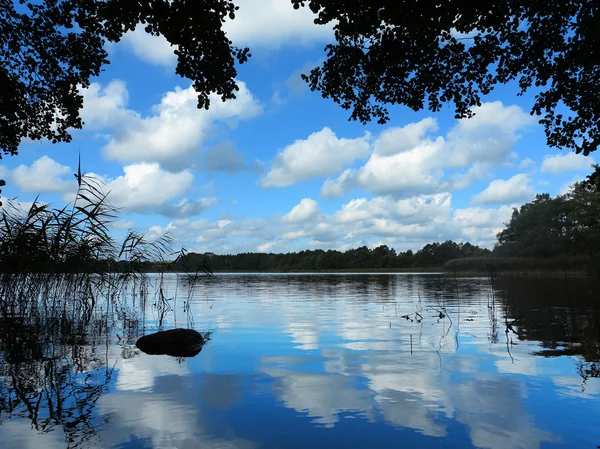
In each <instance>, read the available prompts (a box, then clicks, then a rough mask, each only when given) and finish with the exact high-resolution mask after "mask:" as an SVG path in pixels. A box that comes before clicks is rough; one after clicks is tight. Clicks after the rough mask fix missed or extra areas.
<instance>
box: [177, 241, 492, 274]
mask: <svg viewBox="0 0 600 449" xmlns="http://www.w3.org/2000/svg"><path fill="white" fill-rule="evenodd" d="M489 253H490V251H489V250H486V249H483V248H480V247H478V246H475V245H472V244H470V243H456V242H452V241H446V242H443V243H437V242H436V243H430V244H427V245H425V246H424V247H423V248H422V249H420V250H419V251H417V252H416V253H413V252H412V251H411V250H408V251H406V252H400V253H397V252H396V250H395V249H393V248H389V247H388V246H387V245H381V246H378V247H377V248H374V249H370V248H368V247H366V246H361V247H360V248H355V249H350V250H348V251H344V252H342V251H336V250H328V251H324V250H321V249H317V250H308V251H300V252H297V253H287V254H267V253H243V254H235V255H216V254H212V253H206V254H198V253H188V254H186V255H184V256H182V257H181V258H179V259H178V261H177V262H176V263H174V264H173V265H172V269H173V270H175V271H188V270H191V271H196V270H199V269H201V267H203V266H204V265H205V263H206V260H208V261H209V264H210V267H211V268H212V269H213V270H214V271H304V270H306V271H326V270H372V269H402V268H405V269H406V268H427V267H441V266H443V265H444V263H445V262H447V261H448V260H450V259H455V258H462V257H477V256H484V255H487V254H489Z"/></svg>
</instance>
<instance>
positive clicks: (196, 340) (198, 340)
mask: <svg viewBox="0 0 600 449" xmlns="http://www.w3.org/2000/svg"><path fill="white" fill-rule="evenodd" d="M204 343H206V340H205V338H204V337H203V336H202V334H201V333H200V332H196V331H195V330H193V329H171V330H168V331H160V332H156V333H155V334H150V335H144V336H143V337H141V338H140V339H139V340H138V341H137V342H136V343H135V345H136V346H137V348H138V349H140V350H141V351H143V352H145V353H146V354H151V355H162V354H166V355H170V356H173V357H194V356H196V355H198V354H199V353H200V351H202V346H203V345H204Z"/></svg>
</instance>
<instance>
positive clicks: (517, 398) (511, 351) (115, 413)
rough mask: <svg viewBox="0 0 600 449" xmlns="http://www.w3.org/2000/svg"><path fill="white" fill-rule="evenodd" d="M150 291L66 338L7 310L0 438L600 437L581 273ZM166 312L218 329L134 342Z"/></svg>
mask: <svg viewBox="0 0 600 449" xmlns="http://www.w3.org/2000/svg"><path fill="white" fill-rule="evenodd" d="M155 282H158V279H155ZM156 285H157V284H156ZM156 291H158V290H156ZM156 291H155V292H154V293H151V294H150V298H149V300H148V301H147V302H146V304H145V305H144V304H140V300H139V298H137V299H135V298H131V299H130V301H129V302H128V303H126V304H122V305H121V306H119V307H112V306H111V308H109V309H108V317H107V315H106V312H107V309H106V307H107V305H106V304H104V305H103V304H99V305H97V313H96V314H95V315H94V317H93V318H92V319H91V321H90V322H89V323H84V324H81V323H79V324H78V323H73V324H72V325H69V326H71V327H69V330H68V331H65V330H64V326H63V328H62V329H63V330H62V332H61V334H60V335H57V334H56V332H54V331H52V330H51V329H52V325H51V324H48V323H49V321H44V323H45V324H44V325H39V323H38V325H37V326H36V325H28V324H27V320H26V319H25V320H23V322H22V323H21V322H20V323H21V324H20V325H19V327H17V328H18V329H20V330H19V331H15V330H14V329H16V328H15V327H14V325H12V324H11V325H10V326H9V324H10V320H8V318H6V317H4V318H3V321H2V323H3V327H0V363H1V367H0V421H1V425H0V448H2V449H9V448H42V447H43V448H64V447H81V448H96V447H98V448H131V449H133V448H199V447H202V448H303V449H304V448H332V447H343V448H361V449H364V448H370V447H373V448H392V447H393V448H398V447H415V448H416V447H448V448H469V447H477V448H494V449H495V448H553V447H570V448H596V447H598V446H599V445H600V379H599V378H598V376H599V372H600V365H599V364H598V362H600V289H599V288H598V285H597V284H595V283H592V282H591V281H589V280H583V279H540V278H519V279H507V278H501V279H497V280H495V281H494V289H493V290H492V288H491V286H490V281H489V280H488V279H484V278H461V279H454V278H448V277H443V276H439V275H431V274H426V275H425V274H424V275H417V274H410V275H406V274H396V275H380V274H374V275H362V274H361V275H239V274H235V275H217V276H215V277H214V278H211V279H207V278H204V279H201V280H200V282H199V283H198V284H195V285H194V286H193V287H191V286H190V285H189V284H187V283H186V282H184V281H182V280H181V279H179V281H177V277H176V276H168V277H167V278H166V279H165V281H164V285H163V292H164V294H165V297H166V298H174V299H172V300H171V301H169V302H170V304H171V310H164V309H161V308H157V307H156V304H158V303H157V298H158V296H157V294H156ZM142 308H143V310H142ZM13 321H14V319H13ZM7 323H8V324H7ZM159 325H162V329H168V328H173V327H193V328H195V329H196V330H199V331H212V335H211V340H210V341H209V342H208V343H207V344H206V345H205V347H204V349H203V350H202V352H201V353H200V354H199V355H197V356H196V357H194V358H189V359H176V358H172V357H168V356H149V355H146V354H144V353H140V352H139V351H138V350H137V349H136V348H135V341H136V339H137V338H138V337H139V336H141V335H143V334H145V333H151V332H154V331H156V330H158V329H159ZM11 326H12V327H11Z"/></svg>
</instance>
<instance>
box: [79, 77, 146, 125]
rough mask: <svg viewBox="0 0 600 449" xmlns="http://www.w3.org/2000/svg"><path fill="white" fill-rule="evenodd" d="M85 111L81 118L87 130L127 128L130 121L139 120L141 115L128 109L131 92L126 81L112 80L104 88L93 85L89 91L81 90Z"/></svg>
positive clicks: (97, 84)
mask: <svg viewBox="0 0 600 449" xmlns="http://www.w3.org/2000/svg"><path fill="white" fill-rule="evenodd" d="M81 94H82V95H83V109H82V110H81V118H82V119H83V122H84V123H85V128H86V129H90V130H101V129H106V128H110V127H113V126H116V125H122V126H126V125H127V124H128V123H129V122H130V121H135V120H139V115H138V114H137V113H136V112H135V111H133V110H130V109H127V103H128V102H129V92H128V91H127V86H126V84H125V82H124V81H121V80H112V81H111V82H109V83H108V84H107V85H106V86H104V87H102V86H101V85H100V84H99V83H91V84H90V86H89V87H88V88H87V89H81Z"/></svg>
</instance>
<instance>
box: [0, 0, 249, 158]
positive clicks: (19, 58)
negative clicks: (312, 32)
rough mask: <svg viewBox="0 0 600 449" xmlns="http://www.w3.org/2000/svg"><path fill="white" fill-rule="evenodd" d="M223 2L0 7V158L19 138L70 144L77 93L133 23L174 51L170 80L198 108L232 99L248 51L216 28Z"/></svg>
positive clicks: (125, 0) (75, 0)
mask: <svg viewBox="0 0 600 449" xmlns="http://www.w3.org/2000/svg"><path fill="white" fill-rule="evenodd" d="M236 10H237V7H236V6H235V5H234V4H233V3H232V2H231V1H230V0H201V1H196V0H138V1H130V0H37V1H27V0H19V1H16V0H15V1H12V0H0V48H1V50H0V111H1V114H0V158H1V157H2V153H4V154H16V153H17V150H18V146H19V143H20V142H21V141H22V140H23V139H24V138H30V139H33V140H39V139H42V138H46V139H48V140H50V141H52V142H54V143H56V142H60V141H65V142H68V141H70V140H71V136H70V135H69V132H68V129H69V128H81V127H82V125H83V123H82V120H81V117H80V115H79V111H80V109H81V108H82V106H83V97H82V95H81V92H80V88H86V87H88V86H89V84H90V79H91V78H92V77H95V76H98V75H99V74H100V72H101V70H102V67H103V66H104V65H105V64H108V63H109V60H108V55H107V52H106V50H105V44H106V43H107V42H118V41H119V40H120V39H121V37H122V36H123V34H124V33H126V32H127V31H131V30H134V29H135V28H136V26H137V25H138V24H142V25H143V26H144V27H145V31H146V32H148V33H150V34H152V35H162V36H164V37H165V38H166V39H167V41H168V42H169V43H171V44H172V45H174V46H176V49H175V54H176V55H177V67H176V73H177V74H178V75H181V76H182V77H185V78H188V79H190V80H191V81H192V83H193V86H194V89H195V90H196V92H197V93H198V107H199V108H208V107H209V104H210V100H209V94H210V93H216V94H217V95H219V96H220V97H221V99H222V100H223V101H225V100H227V99H231V98H235V92H236V91H237V90H238V86H237V84H236V81H235V77H236V74H237V72H236V68H235V63H236V62H240V63H243V62H245V61H246V60H247V58H248V56H249V53H248V51H249V50H248V49H247V48H246V49H239V48H236V47H234V46H233V45H232V42H231V41H230V40H229V39H228V38H227V36H226V34H225V32H224V30H223V29H222V25H223V22H224V21H225V19H226V18H227V17H229V18H231V19H233V18H234V17H235V11H236Z"/></svg>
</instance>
